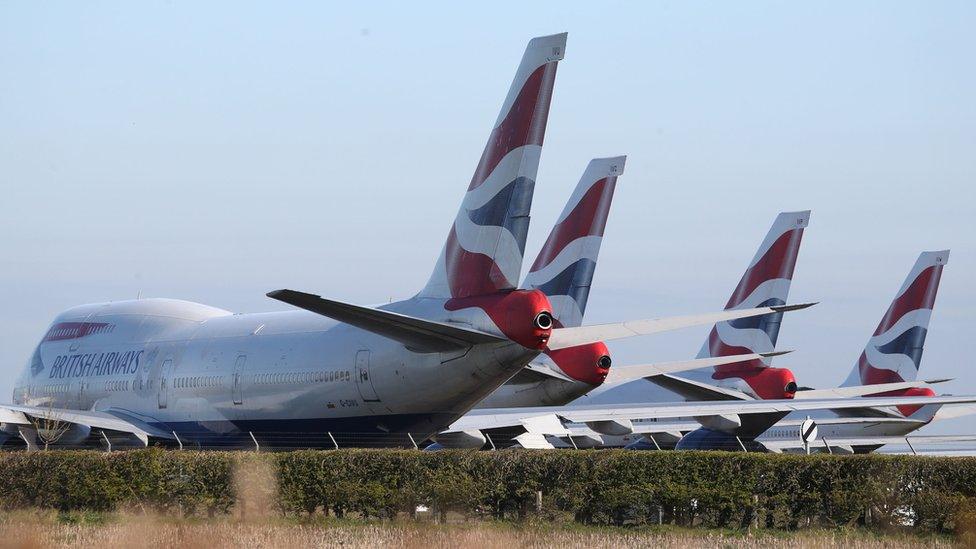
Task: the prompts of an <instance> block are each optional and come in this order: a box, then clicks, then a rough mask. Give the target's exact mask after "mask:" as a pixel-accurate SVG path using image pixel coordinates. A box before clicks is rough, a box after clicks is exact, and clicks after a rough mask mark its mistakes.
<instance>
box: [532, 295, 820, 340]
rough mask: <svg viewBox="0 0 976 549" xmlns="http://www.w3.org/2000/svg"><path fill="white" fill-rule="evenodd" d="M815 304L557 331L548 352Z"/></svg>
mask: <svg viewBox="0 0 976 549" xmlns="http://www.w3.org/2000/svg"><path fill="white" fill-rule="evenodd" d="M813 305H815V303H801V304H798V305H780V306H774V307H756V308H753V309H733V310H728V311H721V312H718V313H705V314H699V315H687V316H672V317H665V318H651V319H646V320H630V321H627V322H617V323H614V324H595V325H593V326H579V327H576V328H556V329H553V331H552V335H551V336H549V349H551V350H556V349H564V348H566V347H575V346H577V345H586V344H588V343H596V342H598V341H610V340H614V339H622V338H626V337H633V336H638V335H650V334H656V333H659V332H667V331H670V330H678V329H681V328H688V327H691V326H701V325H704V324H715V323H716V322H725V321H727V320H735V319H738V318H749V317H753V316H762V315H768V314H770V313H784V312H787V311H797V310H800V309H806V308H807V307H811V306H813Z"/></svg>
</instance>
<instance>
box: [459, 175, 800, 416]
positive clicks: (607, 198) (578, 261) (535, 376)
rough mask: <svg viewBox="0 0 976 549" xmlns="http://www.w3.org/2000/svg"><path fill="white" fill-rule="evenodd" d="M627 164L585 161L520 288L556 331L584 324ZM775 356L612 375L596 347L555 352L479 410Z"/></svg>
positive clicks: (549, 401)
mask: <svg viewBox="0 0 976 549" xmlns="http://www.w3.org/2000/svg"><path fill="white" fill-rule="evenodd" d="M625 161H626V157H625V156H619V157H613V158H596V159H593V160H591V161H590V162H589V164H588V165H587V167H586V170H585V171H584V172H583V176H582V177H581V178H580V181H579V183H578V184H577V185H576V188H575V189H574V191H573V193H572V195H571V196H570V198H569V200H568V201H567V202H566V206H565V208H564V209H563V211H562V213H561V214H560V215H559V218H558V219H557V221H556V224H555V225H554V226H553V228H552V231H551V232H550V233H549V237H548V238H547V239H546V242H545V244H544V245H543V247H542V249H541V250H540V251H539V255H538V256H537V257H536V260H535V262H534V263H533V264H532V267H531V269H530V270H529V273H528V275H527V276H526V277H525V280H524V281H523V283H522V287H523V288H526V289H530V290H532V289H535V290H540V291H542V292H543V293H544V294H546V297H547V298H549V302H550V303H551V304H552V316H553V322H554V325H555V326H557V327H578V326H581V325H582V324H583V315H584V312H585V311H586V302H587V300H588V298H589V293H590V286H591V285H592V282H593V275H594V273H595V271H596V265H597V259H598V257H599V253H600V246H601V244H602V243H603V234H604V230H605V228H606V223H607V219H608V217H609V213H610V205H611V202H612V201H613V194H614V190H615V189H616V185H617V179H618V178H619V177H620V176H621V175H622V174H623V172H624V164H625ZM776 354H782V353H777V352H772V350H770V352H769V353H765V354H764V355H759V354H756V353H748V354H742V355H731V356H721V357H705V358H700V359H697V360H686V361H678V362H663V363H654V364H628V365H624V366H614V367H613V368H612V369H611V363H612V360H611V358H610V350H609V349H608V348H607V346H606V344H605V343H604V342H602V341H599V342H596V343H591V344H589V345H582V346H577V347H568V348H565V349H559V350H550V349H546V350H545V351H543V353H542V354H541V355H539V357H538V358H536V359H535V360H533V361H532V362H531V363H530V364H529V365H528V366H526V367H525V368H524V369H522V370H521V371H519V373H517V374H515V376H514V377H513V378H512V379H510V380H508V381H507V382H505V384H503V385H502V386H501V387H499V388H498V389H496V390H495V391H494V392H493V393H492V394H490V395H488V397H487V398H485V399H484V400H482V401H481V402H480V403H478V405H477V408H505V407H509V406H555V405H562V404H566V403H568V402H571V401H572V400H574V399H576V398H577V397H579V396H581V395H584V394H586V393H587V392H589V391H592V390H593V389H594V388H596V387H599V386H600V385H601V384H603V383H622V382H624V381H627V380H630V379H637V378H641V377H644V376H649V375H656V374H665V373H673V372H682V371H686V370H691V369H694V368H702V367H705V366H715V365H720V364H731V363H734V362H741V361H750V360H756V359H759V358H762V357H764V356H772V355H776Z"/></svg>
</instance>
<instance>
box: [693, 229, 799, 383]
mask: <svg viewBox="0 0 976 549" xmlns="http://www.w3.org/2000/svg"><path fill="white" fill-rule="evenodd" d="M809 222H810V211H809V210H806V211H802V212H783V213H781V214H779V215H778V216H776V220H775V221H773V226H772V227H771V228H770V229H769V232H768V233H767V234H766V238H765V239H764V240H763V242H762V245H760V246H759V250H758V251H757V252H756V255H755V256H754V257H753V258H752V261H751V262H750V263H749V267H748V268H747V269H746V271H745V273H743V275H742V279H740V280H739V284H738V285H737V286H736V287H735V290H734V291H733V292H732V297H730V298H729V301H728V303H726V305H725V308H726V309H727V310H728V309H746V308H750V307H766V306H775V305H783V304H785V303H786V300H787V298H788V297H789V294H790V284H791V283H792V281H793V269H794V267H795V266H796V258H797V255H798V254H799V251H800V242H801V240H802V239H803V230H804V229H805V228H806V227H807V225H808V224H809ZM782 318H783V314H782V313H772V314H768V315H764V316H759V317H753V318H743V319H740V320H731V321H727V322H720V323H718V324H715V326H713V327H712V331H711V332H710V333H709V334H708V339H707V340H705V343H704V344H703V345H702V348H701V350H700V351H699V352H698V358H707V357H718V356H729V355H738V354H745V353H768V352H770V351H773V350H774V349H775V347H776V340H777V338H778V337H779V328H780V322H781V321H782ZM768 360H769V359H764V360H755V361H751V362H750V363H738V364H729V365H726V366H716V367H715V368H714V370H713V369H711V368H709V369H708V373H709V374H713V373H714V374H715V375H720V374H722V373H723V372H726V371H731V370H743V369H754V368H761V367H766V366H768V365H769V363H768ZM710 377H711V376H710Z"/></svg>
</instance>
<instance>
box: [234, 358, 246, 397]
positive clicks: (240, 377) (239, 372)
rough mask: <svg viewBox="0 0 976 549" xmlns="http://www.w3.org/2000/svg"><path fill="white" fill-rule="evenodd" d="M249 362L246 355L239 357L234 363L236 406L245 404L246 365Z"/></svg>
mask: <svg viewBox="0 0 976 549" xmlns="http://www.w3.org/2000/svg"><path fill="white" fill-rule="evenodd" d="M245 362H247V356H246V355H240V356H238V357H237V362H235V363H234V404H244V363H245Z"/></svg>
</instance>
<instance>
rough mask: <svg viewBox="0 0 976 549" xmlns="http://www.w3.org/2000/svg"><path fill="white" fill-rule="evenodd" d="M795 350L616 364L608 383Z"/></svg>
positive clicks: (608, 377) (777, 354) (776, 354)
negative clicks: (649, 362) (650, 362)
mask: <svg viewBox="0 0 976 549" xmlns="http://www.w3.org/2000/svg"><path fill="white" fill-rule="evenodd" d="M791 352H793V351H774V352H770V353H746V354H741V355H729V356H715V357H708V358H696V359H693V360H678V361H675V362H658V363H652V364H628V365H626V366H614V367H613V368H612V369H611V370H610V373H609V374H608V375H607V379H606V383H620V382H623V381H628V380H631V379H638V378H652V377H655V376H660V375H664V374H676V373H679V372H685V371H688V370H696V369H698V368H709V367H712V366H722V365H725V364H735V363H737V362H748V361H750V360H761V359H763V358H770V357H774V356H780V355H785V354H787V353H791Z"/></svg>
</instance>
